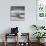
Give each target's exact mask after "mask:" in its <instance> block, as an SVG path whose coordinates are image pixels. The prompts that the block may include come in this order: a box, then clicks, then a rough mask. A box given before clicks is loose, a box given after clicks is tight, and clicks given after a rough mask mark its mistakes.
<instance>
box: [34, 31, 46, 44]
mask: <svg viewBox="0 0 46 46" xmlns="http://www.w3.org/2000/svg"><path fill="white" fill-rule="evenodd" d="M33 35H34V36H35V37H36V38H37V41H38V42H39V43H41V42H40V40H41V39H42V38H45V37H44V36H46V33H45V32H35V33H34V34H33Z"/></svg>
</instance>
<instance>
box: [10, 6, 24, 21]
mask: <svg viewBox="0 0 46 46" xmlns="http://www.w3.org/2000/svg"><path fill="white" fill-rule="evenodd" d="M24 17H25V6H11V7H10V20H11V21H22V20H24Z"/></svg>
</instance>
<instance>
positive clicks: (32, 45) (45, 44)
mask: <svg viewBox="0 0 46 46" xmlns="http://www.w3.org/2000/svg"><path fill="white" fill-rule="evenodd" d="M30 44H31V45H30V46H37V43H34V42H32V43H30ZM0 46H4V43H3V42H2V43H1V42H0ZM8 46H15V42H14V43H12V42H10V43H8ZM42 46H46V43H44V45H42Z"/></svg>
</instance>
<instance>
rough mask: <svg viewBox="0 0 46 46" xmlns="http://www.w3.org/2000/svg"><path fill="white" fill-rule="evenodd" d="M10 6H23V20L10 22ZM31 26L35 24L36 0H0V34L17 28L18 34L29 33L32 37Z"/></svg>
mask: <svg viewBox="0 0 46 46" xmlns="http://www.w3.org/2000/svg"><path fill="white" fill-rule="evenodd" d="M10 6H25V20H24V21H10ZM32 24H36V0H0V34H2V33H3V32H5V31H6V29H8V28H11V27H16V26H17V27H19V31H20V32H29V33H30V35H31V36H32V32H34V31H32V29H31V25H32Z"/></svg>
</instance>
